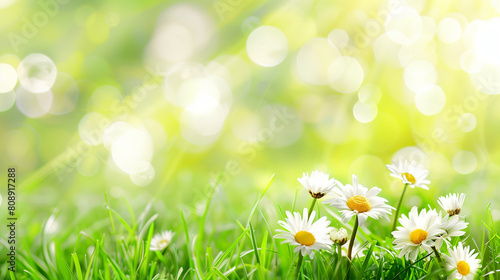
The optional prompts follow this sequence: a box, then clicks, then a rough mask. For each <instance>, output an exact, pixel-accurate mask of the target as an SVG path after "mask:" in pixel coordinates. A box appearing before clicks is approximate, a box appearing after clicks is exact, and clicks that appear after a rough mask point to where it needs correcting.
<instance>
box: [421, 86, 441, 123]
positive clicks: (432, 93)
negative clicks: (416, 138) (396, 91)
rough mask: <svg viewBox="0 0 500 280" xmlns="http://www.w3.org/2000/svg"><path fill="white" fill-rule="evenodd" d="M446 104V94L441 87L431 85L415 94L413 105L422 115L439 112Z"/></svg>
mask: <svg viewBox="0 0 500 280" xmlns="http://www.w3.org/2000/svg"><path fill="white" fill-rule="evenodd" d="M445 104H446V95H445V93H444V91H443V89H441V87H439V86H436V85H432V86H429V87H427V88H426V89H425V90H423V91H422V92H421V93H419V94H416V95H415V105H416V106H417V109H418V110H419V111H420V112H421V113H422V114H424V115H427V116H430V115H435V114H438V113H440V112H441V111H442V110H443V108H444V105H445Z"/></svg>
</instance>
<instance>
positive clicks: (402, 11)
mask: <svg viewBox="0 0 500 280" xmlns="http://www.w3.org/2000/svg"><path fill="white" fill-rule="evenodd" d="M385 30H386V31H387V34H388V35H389V37H390V38H391V39H392V40H393V41H394V42H396V43H398V44H403V45H406V44H411V43H414V42H416V41H417V40H418V38H419V37H420V35H421V34H422V30H423V23H422V18H421V17H420V14H419V13H418V12H417V11H416V10H415V9H413V8H411V7H408V6H405V7H401V8H399V9H395V10H391V11H390V12H389V14H388V15H387V17H386V19H385Z"/></svg>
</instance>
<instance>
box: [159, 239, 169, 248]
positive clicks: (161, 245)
mask: <svg viewBox="0 0 500 280" xmlns="http://www.w3.org/2000/svg"><path fill="white" fill-rule="evenodd" d="M158 245H159V246H160V247H162V248H164V247H167V245H168V240H162V241H160V242H158Z"/></svg>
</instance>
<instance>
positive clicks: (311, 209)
mask: <svg viewBox="0 0 500 280" xmlns="http://www.w3.org/2000/svg"><path fill="white" fill-rule="evenodd" d="M316 200H318V199H317V198H313V200H312V202H311V206H310V207H309V211H308V212H307V218H309V217H311V213H312V211H313V210H314V205H316ZM303 259H304V256H302V254H301V252H300V251H299V260H298V261H297V269H296V270H295V279H299V273H300V266H301V265H302V260H303Z"/></svg>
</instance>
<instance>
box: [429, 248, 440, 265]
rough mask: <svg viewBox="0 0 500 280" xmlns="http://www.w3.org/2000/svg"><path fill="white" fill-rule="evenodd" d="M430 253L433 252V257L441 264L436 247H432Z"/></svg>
mask: <svg viewBox="0 0 500 280" xmlns="http://www.w3.org/2000/svg"><path fill="white" fill-rule="evenodd" d="M431 248H432V251H434V255H436V258H437V259H438V262H439V263H441V262H442V261H443V260H442V259H441V255H439V252H438V250H437V249H436V246H432V247H431Z"/></svg>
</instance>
